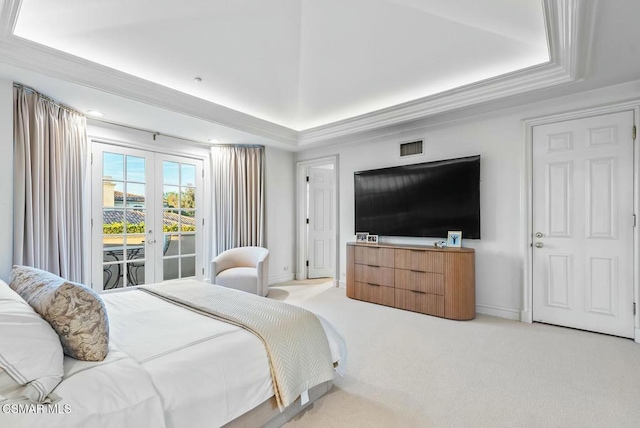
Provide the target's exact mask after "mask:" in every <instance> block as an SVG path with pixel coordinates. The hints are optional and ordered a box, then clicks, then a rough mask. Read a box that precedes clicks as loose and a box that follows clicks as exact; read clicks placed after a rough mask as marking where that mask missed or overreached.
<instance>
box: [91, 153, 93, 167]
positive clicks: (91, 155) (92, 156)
mask: <svg viewBox="0 0 640 428" xmlns="http://www.w3.org/2000/svg"><path fill="white" fill-rule="evenodd" d="M91 165H93V153H91Z"/></svg>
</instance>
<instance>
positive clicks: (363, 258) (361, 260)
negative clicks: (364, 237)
mask: <svg viewBox="0 0 640 428" xmlns="http://www.w3.org/2000/svg"><path fill="white" fill-rule="evenodd" d="M394 251H395V250H394V249H393V248H381V247H356V248H355V262H356V263H357V264H361V265H371V266H383V267H391V268H392V267H393V262H394V253H393V252H394Z"/></svg>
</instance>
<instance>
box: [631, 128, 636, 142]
mask: <svg viewBox="0 0 640 428" xmlns="http://www.w3.org/2000/svg"><path fill="white" fill-rule="evenodd" d="M636 131H637V130H636V126H635V125H633V131H632V132H631V135H632V137H633V139H634V140H635V139H636Z"/></svg>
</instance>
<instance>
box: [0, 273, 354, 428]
mask: <svg viewBox="0 0 640 428" xmlns="http://www.w3.org/2000/svg"><path fill="white" fill-rule="evenodd" d="M49 275H50V274H49ZM164 286H165V289H167V290H177V291H175V293H177V295H180V292H181V290H185V289H188V288H190V287H191V288H195V289H201V288H202V287H208V288H210V289H211V290H213V291H216V289H219V288H222V287H218V286H215V285H211V284H205V283H199V282H198V281H195V280H177V281H172V282H170V283H168V284H167V283H165V284H164ZM154 287H160V285H158V286H155V285H152V286H148V287H145V288H144V289H132V290H128V291H122V292H113V293H107V294H103V295H101V296H100V297H101V303H103V305H104V308H105V310H106V313H107V314H108V327H109V334H108V335H109V342H108V352H107V353H106V357H105V358H104V360H102V361H80V360H78V359H75V358H71V357H69V356H68V355H65V356H64V358H63V367H64V372H63V375H62V381H61V382H60V383H59V384H58V385H57V386H56V387H55V389H53V390H52V392H51V393H50V394H49V395H48V397H47V399H45V400H43V401H41V402H40V403H38V404H35V405H34V404H33V401H27V400H24V399H21V400H18V399H15V398H14V399H7V396H5V397H4V398H5V401H3V402H0V426H11V427H36V426H37V427H88V426H91V427H119V428H122V427H125V428H126V427H132V428H141V427H159V428H162V427H167V428H169V427H194V428H197V427H218V426H228V427H242V426H247V427H257V426H281V425H282V424H283V423H285V422H286V421H287V420H288V419H290V418H291V417H293V416H294V415H295V414H297V413H298V412H299V411H301V410H302V409H304V408H306V407H307V406H309V405H310V404H311V403H313V401H314V400H315V399H317V398H319V397H320V396H322V395H323V394H324V393H326V392H328V391H329V390H330V388H331V385H332V381H331V379H329V380H326V381H324V382H320V383H318V384H315V385H312V384H309V385H308V386H309V387H308V389H307V390H305V391H303V392H302V393H301V394H300V396H299V397H297V398H296V399H295V401H292V402H287V403H286V404H287V406H286V407H285V406H282V403H280V406H278V400H276V396H278V392H279V391H278V392H276V391H275V390H274V382H275V381H274V373H273V370H274V369H273V361H272V360H274V357H273V356H272V355H271V353H270V352H271V351H269V352H268V351H267V349H268V347H267V346H266V345H265V343H263V341H262V340H261V339H260V338H259V337H258V336H256V334H254V333H253V332H251V331H249V330H248V329H247V328H246V327H241V326H239V325H236V324H235V323H229V322H223V321H221V320H220V319H218V318H216V317H212V316H210V315H209V314H204V313H202V310H199V309H194V308H187V307H186V305H184V304H181V303H176V302H173V301H170V300H168V299H166V298H163V297H162V296H158V295H156V294H153V289H154ZM7 288H8V287H7V285H6V284H3V283H0V292H1V291H3V290H4V293H5V294H4V295H3V294H2V293H0V328H2V327H1V326H2V319H1V315H2V313H3V309H2V308H3V306H2V302H4V301H6V299H7V296H6V294H7V293H8V292H7ZM158 289H159V288H155V290H158ZM221 292H222V291H221ZM223 292H224V293H228V292H230V291H229V290H228V289H224V291H223ZM231 292H232V293H240V294H246V293H242V292H240V291H234V290H231ZM10 297H12V296H10ZM231 297H234V296H231ZM241 297H243V296H241ZM251 298H258V299H264V300H269V302H268V304H269V305H270V304H271V302H273V301H271V300H270V299H265V298H262V297H258V296H252V297H251ZM14 303H15V302H14ZM277 304H282V303H281V302H277ZM36 306H37V305H36ZM23 309H24V308H23ZM25 310H26V309H25ZM5 312H6V311H5ZM317 320H318V321H319V323H320V325H321V327H322V331H323V332H324V335H326V339H327V341H328V345H329V349H328V352H329V353H330V358H331V362H332V365H333V367H332V370H333V369H334V368H335V370H336V371H337V372H338V373H341V371H342V369H343V367H344V365H345V361H346V346H345V342H344V339H343V338H342V337H341V335H340V334H339V333H338V332H337V331H336V329H335V328H334V327H333V326H332V325H331V324H330V323H329V322H328V321H326V320H324V319H322V318H321V317H317ZM61 340H62V339H61ZM65 349H66V348H65ZM2 352H3V348H2V345H0V353H2ZM65 352H66V350H65ZM53 359H55V358H53ZM1 364H2V361H0V366H1ZM332 375H333V373H332ZM45 383H46V382H45ZM276 386H277V385H276ZM277 389H279V390H280V389H281V387H279V386H277ZM2 398H3V397H2V381H1V378H0V400H2ZM30 403H31V407H26V406H29V405H30ZM19 406H23V407H19Z"/></svg>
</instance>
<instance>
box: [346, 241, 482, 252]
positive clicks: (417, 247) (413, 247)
mask: <svg viewBox="0 0 640 428" xmlns="http://www.w3.org/2000/svg"><path fill="white" fill-rule="evenodd" d="M347 245H353V246H355V247H368V248H392V249H399V250H424V251H440V252H445V253H446V252H449V253H475V251H476V250H475V249H473V248H468V247H461V248H452V247H447V248H436V247H434V246H431V245H407V244H381V243H377V244H369V243H367V242H347Z"/></svg>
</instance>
